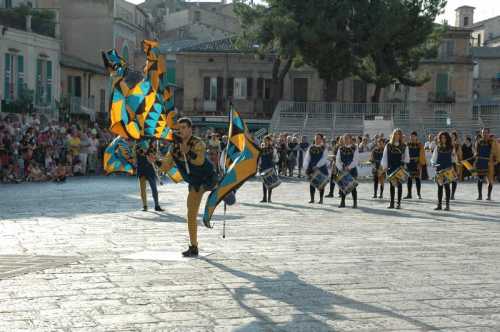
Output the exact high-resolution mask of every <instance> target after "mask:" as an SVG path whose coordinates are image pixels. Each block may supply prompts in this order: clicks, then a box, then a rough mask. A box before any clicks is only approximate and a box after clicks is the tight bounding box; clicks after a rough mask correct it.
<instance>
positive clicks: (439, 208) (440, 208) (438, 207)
mask: <svg viewBox="0 0 500 332" xmlns="http://www.w3.org/2000/svg"><path fill="white" fill-rule="evenodd" d="M439 210H442V207H441V205H438V206H437V207H436V208H435V209H434V211H439Z"/></svg>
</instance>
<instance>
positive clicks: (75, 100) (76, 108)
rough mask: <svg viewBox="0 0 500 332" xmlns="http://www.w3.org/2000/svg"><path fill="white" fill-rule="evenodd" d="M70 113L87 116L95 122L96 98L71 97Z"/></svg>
mask: <svg viewBox="0 0 500 332" xmlns="http://www.w3.org/2000/svg"><path fill="white" fill-rule="evenodd" d="M69 111H70V113H72V114H87V115H88V116H90V118H91V119H92V120H93V119H95V115H96V110H95V98H94V96H91V97H88V98H81V97H70V99H69Z"/></svg>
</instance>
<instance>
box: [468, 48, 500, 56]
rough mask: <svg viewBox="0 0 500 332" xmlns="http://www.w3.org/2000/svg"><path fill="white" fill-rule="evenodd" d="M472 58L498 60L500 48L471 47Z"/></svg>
mask: <svg viewBox="0 0 500 332" xmlns="http://www.w3.org/2000/svg"><path fill="white" fill-rule="evenodd" d="M472 56H473V57H474V58H500V47H473V48H472Z"/></svg>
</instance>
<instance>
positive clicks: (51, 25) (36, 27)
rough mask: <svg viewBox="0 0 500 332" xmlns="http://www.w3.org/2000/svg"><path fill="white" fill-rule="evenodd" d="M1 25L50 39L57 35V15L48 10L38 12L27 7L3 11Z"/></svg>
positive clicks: (0, 19) (0, 14) (0, 18)
mask: <svg viewBox="0 0 500 332" xmlns="http://www.w3.org/2000/svg"><path fill="white" fill-rule="evenodd" d="M0 25H3V26H6V27H11V28H13V29H17V30H24V31H28V32H34V33H37V34H39V35H44V36H48V37H55V34H56V22H55V14H54V12H52V11H50V10H46V9H42V10H36V9H31V8H26V7H17V8H9V9H1V10H0Z"/></svg>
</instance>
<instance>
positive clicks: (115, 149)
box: [103, 136, 135, 175]
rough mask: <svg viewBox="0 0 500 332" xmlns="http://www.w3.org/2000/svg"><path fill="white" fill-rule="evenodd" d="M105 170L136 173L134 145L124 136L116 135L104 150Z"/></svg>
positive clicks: (107, 171)
mask: <svg viewBox="0 0 500 332" xmlns="http://www.w3.org/2000/svg"><path fill="white" fill-rule="evenodd" d="M103 161H104V170H105V171H106V173H108V174H111V173H126V174H129V175H134V174H135V167H134V164H135V159H134V155H133V152H132V147H131V146H130V145H129V143H128V142H127V141H126V140H124V139H123V138H122V137H120V136H118V137H116V138H115V139H114V140H113V141H112V142H111V143H110V144H109V145H108V147H107V148H106V150H104V158H103Z"/></svg>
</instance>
